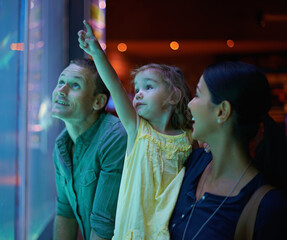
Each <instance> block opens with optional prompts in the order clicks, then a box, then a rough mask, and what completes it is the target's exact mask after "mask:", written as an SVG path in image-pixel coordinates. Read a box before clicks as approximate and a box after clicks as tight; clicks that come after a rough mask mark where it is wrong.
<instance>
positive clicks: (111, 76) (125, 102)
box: [78, 21, 137, 136]
mask: <svg viewBox="0 0 287 240" xmlns="http://www.w3.org/2000/svg"><path fill="white" fill-rule="evenodd" d="M84 24H85V26H86V28H87V31H86V32H85V31H84V30H80V31H79V32H78V36H79V38H78V40H79V46H80V48H82V49H83V50H84V51H85V52H86V53H87V54H89V55H91V56H92V58H93V60H94V62H95V65H96V67H97V70H98V72H99V75H100V76H101V78H102V80H103V82H104V83H105V85H106V87H107V88H108V90H109V91H110V93H111V97H112V99H113V102H114V105H115V109H116V111H117V114H118V116H119V118H120V120H121V122H122V124H123V126H124V127H125V129H126V131H127V133H128V135H130V136H131V134H134V133H135V132H136V128H137V114H136V111H135V109H134V108H133V105H132V103H131V101H130V99H129V97H128V95H127V92H126V91H125V89H124V87H123V85H122V83H121V81H120V79H119V78H118V75H117V73H116V71H115V70H114V68H113V67H112V65H111V64H110V62H109V60H108V59H107V57H106V54H105V53H104V51H103V50H102V48H101V46H100V44H99V42H98V40H97V39H96V37H95V36H94V34H93V29H92V27H91V26H90V24H89V23H87V22H86V21H84Z"/></svg>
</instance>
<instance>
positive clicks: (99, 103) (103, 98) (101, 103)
mask: <svg viewBox="0 0 287 240" xmlns="http://www.w3.org/2000/svg"><path fill="white" fill-rule="evenodd" d="M107 101H108V98H107V95H106V94H103V93H98V94H97V96H96V98H95V100H94V104H93V108H94V110H96V111H98V110H101V109H102V108H104V107H105V106H106V103H107Z"/></svg>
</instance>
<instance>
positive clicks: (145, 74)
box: [134, 69, 162, 84]
mask: <svg viewBox="0 0 287 240" xmlns="http://www.w3.org/2000/svg"><path fill="white" fill-rule="evenodd" d="M149 80H150V81H154V82H162V76H161V74H160V72H159V71H158V70H156V69H146V70H144V71H141V72H139V73H137V75H136V76H135V79H134V84H137V83H140V82H143V81H149Z"/></svg>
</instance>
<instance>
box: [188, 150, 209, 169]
mask: <svg viewBox="0 0 287 240" xmlns="http://www.w3.org/2000/svg"><path fill="white" fill-rule="evenodd" d="M211 159H212V154H211V153H210V152H208V153H207V152H206V151H205V150H204V148H197V149H195V150H193V151H192V153H191V154H190V155H189V157H188V159H187V161H186V168H187V169H189V168H192V167H194V166H195V165H202V166H206V165H207V164H208V163H209V162H210V161H211Z"/></svg>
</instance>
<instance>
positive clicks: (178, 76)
mask: <svg viewBox="0 0 287 240" xmlns="http://www.w3.org/2000/svg"><path fill="white" fill-rule="evenodd" d="M147 69H154V70H156V71H157V72H158V73H159V74H160V75H161V77H162V80H163V81H164V82H165V83H166V84H167V87H168V92H170V95H169V97H168V98H167V101H166V102H169V101H170V100H171V99H172V98H173V96H174V95H175V94H177V93H179V92H180V100H179V102H178V103H177V104H176V105H175V108H174V111H173V113H172V116H171V124H172V126H173V127H174V128H176V129H190V128H191V120H192V116H191V113H190V111H189V109H188V107H187V104H188V103H189V101H190V100H191V98H192V95H191V91H190V89H189V88H188V86H187V84H186V82H185V78H184V75H183V72H182V71H181V70H180V69H179V68H178V67H174V66H168V65H165V64H156V63H150V64H146V65H144V66H142V67H139V68H137V69H135V70H134V71H132V73H131V76H132V77H133V78H135V76H136V75H137V74H138V73H140V72H143V71H145V70H147Z"/></svg>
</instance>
